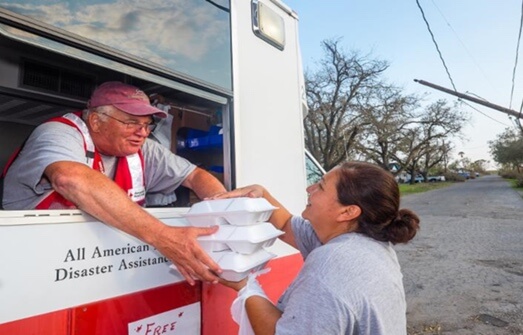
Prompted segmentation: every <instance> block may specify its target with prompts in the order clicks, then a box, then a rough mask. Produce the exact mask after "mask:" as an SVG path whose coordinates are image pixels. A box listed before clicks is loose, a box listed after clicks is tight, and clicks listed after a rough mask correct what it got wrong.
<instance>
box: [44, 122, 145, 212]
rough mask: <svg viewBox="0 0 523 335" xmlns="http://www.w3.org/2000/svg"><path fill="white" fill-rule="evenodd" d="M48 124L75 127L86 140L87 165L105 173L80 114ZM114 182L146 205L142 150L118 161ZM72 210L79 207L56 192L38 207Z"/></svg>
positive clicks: (49, 195) (136, 200) (132, 197)
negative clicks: (62, 124)
mask: <svg viewBox="0 0 523 335" xmlns="http://www.w3.org/2000/svg"><path fill="white" fill-rule="evenodd" d="M48 122H61V123H65V124H67V125H69V126H71V127H75V128H76V129H77V130H78V131H79V132H80V133H81V134H82V136H83V138H84V149H85V157H86V158H87V162H86V164H87V165H88V166H90V167H92V168H93V169H94V170H96V171H100V172H101V171H103V161H102V159H101V157H100V154H99V153H98V152H97V151H96V148H95V147H94V143H93V140H92V138H91V135H90V134H89V131H88V129H87V125H86V124H85V122H84V121H83V120H82V119H81V118H80V116H79V114H78V115H77V114H73V113H68V114H65V115H64V116H61V117H57V118H53V119H51V120H49V121H48ZM114 182H115V183H116V184H117V185H118V186H120V187H121V188H122V189H123V190H124V191H126V192H127V194H128V195H129V197H130V198H131V200H133V201H134V202H136V203H138V204H139V205H144V204H145V177H144V160H143V156H142V151H141V150H140V151H138V152H137V153H136V154H133V155H129V156H127V157H120V158H119V159H118V163H117V166H116V172H115V175H114ZM72 208H77V207H76V205H75V204H73V203H72V202H70V201H68V200H67V199H65V198H64V197H63V196H62V195H61V194H60V193H58V192H56V191H52V192H51V193H50V194H48V195H47V196H46V197H45V198H44V199H42V201H40V203H38V205H37V206H36V209H72Z"/></svg>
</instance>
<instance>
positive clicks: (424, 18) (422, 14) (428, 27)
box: [416, 0, 457, 91]
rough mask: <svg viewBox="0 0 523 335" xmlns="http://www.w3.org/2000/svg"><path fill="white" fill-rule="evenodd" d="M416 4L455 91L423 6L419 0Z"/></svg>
mask: <svg viewBox="0 0 523 335" xmlns="http://www.w3.org/2000/svg"><path fill="white" fill-rule="evenodd" d="M416 4H417V5H418V8H419V10H420V12H421V16H422V17H423V21H425V24H426V25H427V29H428V31H429V33H430V36H431V37H432V42H434V45H435V46H436V50H437V51H438V54H439V58H440V59H441V62H442V63H443V67H445V71H446V72H447V76H448V77H449V79H450V83H451V84H452V87H453V88H454V91H457V89H456V85H454V80H452V76H451V75H450V72H449V69H448V67H447V64H446V63H445V60H444V59H443V55H442V54H441V51H440V50H439V46H438V43H437V42H436V38H435V37H434V34H433V33H432V30H431V29H430V24H429V22H428V21H427V18H426V17H425V12H424V11H423V8H421V5H420V3H419V0H416Z"/></svg>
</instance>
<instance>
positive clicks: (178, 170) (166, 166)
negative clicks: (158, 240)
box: [3, 122, 196, 210]
mask: <svg viewBox="0 0 523 335" xmlns="http://www.w3.org/2000/svg"><path fill="white" fill-rule="evenodd" d="M142 154H143V157H144V165H145V168H144V170H145V187H146V194H147V195H146V203H147V204H154V205H167V204H169V203H172V202H174V201H175V200H176V195H175V194H174V191H175V190H176V188H178V187H179V186H180V185H181V183H182V182H183V180H184V179H185V178H186V177H187V175H189V174H190V173H191V172H192V171H193V170H194V169H195V168H196V166H195V165H194V164H192V163H190V162H189V161H188V160H186V159H184V158H182V157H179V156H176V155H175V154H173V153H172V152H171V151H169V149H167V148H165V147H163V146H162V145H161V144H159V143H157V142H155V141H153V140H150V139H147V140H146V141H145V143H144V145H143V146H142ZM58 161H73V162H79V163H83V164H86V154H85V149H84V139H83V136H82V134H81V133H80V132H79V131H78V130H77V129H76V128H75V127H71V126H69V125H66V124H64V123H60V122H46V123H44V124H42V125H40V126H38V127H37V128H36V129H35V130H34V131H33V133H32V134H31V136H30V137H29V138H28V139H27V141H26V143H25V145H24V147H23V149H22V151H21V152H20V154H19V155H18V158H17V159H16V160H15V161H14V162H13V164H12V165H11V167H10V168H9V171H8V173H7V175H6V177H5V180H4V197H3V207H4V209H9V210H16V209H33V208H35V206H36V205H37V204H38V203H39V202H40V201H41V199H42V198H43V197H44V196H46V195H47V194H48V193H49V192H51V191H52V188H51V185H50V183H49V181H48V180H47V179H45V178H42V176H43V173H44V170H45V168H46V167H47V166H49V165H50V164H51V163H54V162H58ZM102 161H103V163H104V168H105V171H104V174H105V175H107V176H108V177H109V178H112V177H113V175H114V169H115V168H116V161H117V158H116V157H108V156H102Z"/></svg>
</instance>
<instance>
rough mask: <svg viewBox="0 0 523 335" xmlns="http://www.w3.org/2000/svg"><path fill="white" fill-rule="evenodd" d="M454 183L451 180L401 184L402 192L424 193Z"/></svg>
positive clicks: (403, 193)
mask: <svg viewBox="0 0 523 335" xmlns="http://www.w3.org/2000/svg"><path fill="white" fill-rule="evenodd" d="M450 185H452V183H450V182H441V183H416V184H400V185H399V186H400V194H401V195H407V194H413V193H422V192H427V191H432V190H435V189H438V188H443V187H447V186H450Z"/></svg>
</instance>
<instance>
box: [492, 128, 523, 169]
mask: <svg viewBox="0 0 523 335" xmlns="http://www.w3.org/2000/svg"><path fill="white" fill-rule="evenodd" d="M489 146H490V153H491V154H492V157H493V158H494V160H495V161H496V162H498V163H499V164H501V165H503V166H509V167H511V168H512V169H516V170H518V171H521V168H522V167H523V134H522V133H521V132H519V131H518V130H517V129H514V128H507V129H505V131H504V132H503V133H502V134H500V135H498V137H497V139H496V140H494V141H490V142H489Z"/></svg>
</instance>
